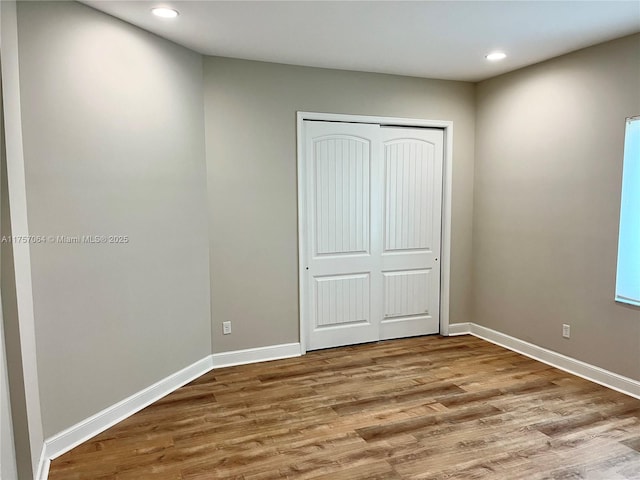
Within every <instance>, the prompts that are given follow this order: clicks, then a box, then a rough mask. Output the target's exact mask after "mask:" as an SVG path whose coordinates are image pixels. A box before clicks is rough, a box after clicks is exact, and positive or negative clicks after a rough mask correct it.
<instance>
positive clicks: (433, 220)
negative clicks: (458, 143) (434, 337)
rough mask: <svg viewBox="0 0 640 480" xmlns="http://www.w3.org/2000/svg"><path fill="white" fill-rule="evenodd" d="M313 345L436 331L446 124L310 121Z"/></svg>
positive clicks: (306, 247)
mask: <svg viewBox="0 0 640 480" xmlns="http://www.w3.org/2000/svg"><path fill="white" fill-rule="evenodd" d="M303 154H304V160H303V170H304V171H303V172H302V174H303V175H304V182H303V191H302V192H300V194H301V195H300V198H301V204H302V205H303V208H304V209H305V211H304V218H305V222H304V223H305V225H304V233H303V245H302V249H301V254H302V255H303V256H304V257H303V259H304V260H303V262H304V265H305V270H304V274H305V275H306V278H304V282H303V292H302V296H303V298H304V300H305V301H304V305H305V307H306V308H305V311H304V312H303V318H304V320H303V321H304V322H305V330H306V336H307V338H306V343H307V349H309V350H313V349H319V348H328V347H335V346H340V345H350V344H356V343H364V342H372V341H377V340H382V339H390V338H399V337H409V336H415V335H425V334H430V333H438V331H439V317H440V316H439V306H440V268H439V257H440V232H441V216H442V165H443V131H442V130H438V129H426V128H404V127H387V126H381V125H375V124H358V123H340V122H321V121H305V122H304V150H303Z"/></svg>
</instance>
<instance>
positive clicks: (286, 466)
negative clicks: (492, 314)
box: [49, 336, 640, 480]
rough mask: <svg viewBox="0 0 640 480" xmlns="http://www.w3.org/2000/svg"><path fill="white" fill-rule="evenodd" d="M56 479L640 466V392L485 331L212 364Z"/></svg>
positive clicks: (65, 465) (422, 474)
mask: <svg viewBox="0 0 640 480" xmlns="http://www.w3.org/2000/svg"><path fill="white" fill-rule="evenodd" d="M49 478H50V480H61V479H63V480H73V479H91V480H106V479H110V480H112V479H118V480H127V479H136V480H144V479H158V480H165V479H166V480H169V479H170V480H183V479H185V480H186V479H189V480H196V479H198V480H204V479H232V480H269V479H284V478H288V479H315V480H382V479H388V480H399V479H518V480H519V479H527V480H529V479H533V480H535V479H563V480H568V479H582V478H588V479H598V480H619V479H635V480H637V479H640V400H636V399H633V398H631V397H628V396H626V395H623V394H621V393H617V392H614V391H612V390H609V389H607V388H604V387H600V386H599V385H596V384H593V383H591V382H588V381H586V380H582V379H580V378H578V377H574V376H572V375H569V374H567V373H564V372H562V371H560V370H557V369H555V368H552V367H549V366H547V365H545V364H542V363H539V362H536V361H534V360H530V359H528V358H526V357H523V356H521V355H518V354H516V353H513V352H510V351H508V350H505V349H503V348H500V347H497V346H495V345H493V344H490V343H488V342H485V341H482V340H479V339H477V338H473V337H469V336H462V337H450V338H443V337H438V336H435V337H420V338H412V339H405V340H394V341H388V342H382V343H378V344H369V345H360V346H354V347H346V348H337V349H332V350H325V351H319V352H311V353H309V354H307V355H306V356H304V357H300V358H294V359H287V360H278V361H273V362H267V363H262V364H254V365H245V366H238V367H231V368H224V369H219V370H215V371H212V372H210V373H208V374H206V375H204V376H202V377H200V378H199V379H197V380H195V381H194V382H192V383H190V384H188V385H186V386H185V387H183V388H181V389H179V390H177V391H176V392H174V393H172V394H170V395H168V396H167V397H165V398H163V399H162V400H160V401H158V402H156V403H155V404H153V405H151V406H150V407H148V408H146V409H144V410H142V411H141V412H139V413H137V414H136V415H134V416H132V417H130V418H128V419H127V420H125V421H123V422H122V423H120V424H118V425H116V426H115V427H113V428H110V429H109V430H107V431H105V432H104V433H102V434H100V435H98V436H97V437H95V438H93V439H91V440H90V441H88V442H86V443H84V444H82V445H80V446H79V447H77V448H75V449H74V450H72V451H71V452H69V453H67V454H65V455H63V456H61V457H59V458H57V459H56V460H54V461H53V462H52V465H51V470H50V475H49Z"/></svg>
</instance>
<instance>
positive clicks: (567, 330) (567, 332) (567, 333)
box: [562, 323, 571, 338]
mask: <svg viewBox="0 0 640 480" xmlns="http://www.w3.org/2000/svg"><path fill="white" fill-rule="evenodd" d="M562 336H563V337H564V338H570V337H571V325H567V324H566V323H563V324H562Z"/></svg>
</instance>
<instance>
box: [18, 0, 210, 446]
mask: <svg viewBox="0 0 640 480" xmlns="http://www.w3.org/2000/svg"><path fill="white" fill-rule="evenodd" d="M18 27H19V30H18V31H19V52H20V73H21V95H22V116H23V122H22V126H23V135H24V153H25V166H26V167H25V168H26V189H27V201H28V212H29V230H30V233H31V234H34V235H45V236H48V235H54V236H55V235H69V236H74V235H126V236H128V238H129V242H128V243H126V244H93V245H91V244H53V243H51V242H47V243H46V244H37V245H33V246H32V248H31V262H32V273H33V302H34V309H35V319H36V322H35V323H36V325H35V329H36V341H37V359H38V370H39V383H40V397H41V406H42V421H43V427H44V432H45V436H49V435H52V434H54V433H57V432H59V431H60V430H62V429H65V428H67V427H69V426H71V425H73V424H74V423H76V422H78V421H80V420H83V419H85V418H87V417H88V416H90V415H92V414H94V413H96V412H98V411H99V410H101V409H103V408H105V407H107V406H110V405H112V404H114V403H116V402H118V401H119V400H122V399H123V398H125V397H127V396H129V395H131V394H133V393H135V392H137V391H139V390H141V389H143V388H145V387H147V386H149V385H151V384H153V383H154V382H156V381H158V380H160V379H162V378H164V377H166V376H167V375H170V374H172V373H174V372H176V371H178V370H180V369H182V368H183V367H186V366H187V365H189V364H191V363H193V362H195V361H197V360H200V359H202V358H203V357H205V356H207V355H209V354H210V353H211V342H210V337H211V333H210V308H209V304H210V301H209V269H208V263H209V259H208V231H207V215H206V209H207V200H206V174H205V160H204V126H203V116H204V112H203V101H202V57H201V56H200V55H198V54H195V53H193V52H191V51H189V50H186V49H184V48H182V47H179V46H177V45H175V44H173V43H171V42H168V41H165V40H162V39H160V38H158V37H156V36H154V35H152V34H149V33H147V32H144V31H143V30H140V29H138V28H135V27H132V26H131V25H129V24H126V23H124V22H121V21H119V20H115V19H114V18H113V17H110V16H107V15H104V14H102V13H99V12H96V11H95V10H93V9H91V8H89V7H86V6H84V5H81V4H77V3H71V2H33V3H32V2H20V3H19V5H18Z"/></svg>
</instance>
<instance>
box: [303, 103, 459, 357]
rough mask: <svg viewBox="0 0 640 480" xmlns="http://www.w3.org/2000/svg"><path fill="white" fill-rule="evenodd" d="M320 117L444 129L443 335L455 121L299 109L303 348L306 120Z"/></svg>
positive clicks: (442, 331)
mask: <svg viewBox="0 0 640 480" xmlns="http://www.w3.org/2000/svg"><path fill="white" fill-rule="evenodd" d="M305 120H319V121H328V122H343V123H373V124H378V125H383V126H398V127H418V128H420V127H422V128H425V127H426V128H439V129H442V130H444V145H443V147H444V159H443V161H444V164H443V166H442V167H443V168H442V232H441V249H442V251H441V252H440V335H449V295H450V278H451V192H452V179H453V175H452V174H453V122H452V121H449V120H426V119H420V118H399V117H381V116H370V115H345V114H339V113H321V112H300V111H299V112H297V125H296V139H297V176H298V301H299V304H298V308H299V309H300V312H299V317H300V318H299V320H300V327H299V328H300V352H301V353H302V354H303V355H304V354H305V353H306V352H307V336H306V333H307V330H306V329H307V326H306V321H307V320H308V319H307V318H306V313H307V300H306V298H305V295H304V293H305V292H306V291H307V289H306V288H305V287H306V285H305V281H306V280H305V279H306V274H305V268H306V258H305V256H306V255H305V252H306V251H307V250H306V246H307V245H306V240H307V228H306V222H305V212H306V205H305V204H304V196H303V195H302V192H303V191H304V190H303V189H304V180H305V168H304V134H305V131H304V121H305Z"/></svg>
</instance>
